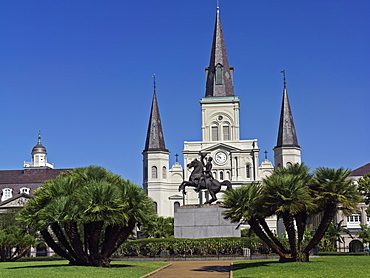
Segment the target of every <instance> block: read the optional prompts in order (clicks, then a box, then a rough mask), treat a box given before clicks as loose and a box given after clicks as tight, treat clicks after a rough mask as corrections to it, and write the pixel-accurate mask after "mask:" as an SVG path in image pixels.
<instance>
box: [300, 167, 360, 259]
mask: <svg viewBox="0 0 370 278" xmlns="http://www.w3.org/2000/svg"><path fill="white" fill-rule="evenodd" d="M350 175H351V170H349V169H344V168H339V169H330V168H325V167H320V168H317V169H316V170H315V172H314V178H313V179H312V183H311V184H310V190H311V194H312V196H313V198H314V200H315V202H317V204H318V208H317V210H316V211H315V212H316V214H319V213H322V218H321V221H320V224H319V226H318V228H317V230H316V232H315V234H314V236H313V238H312V240H311V241H310V242H309V243H308V244H307V246H306V248H305V249H304V250H303V253H304V254H305V255H306V256H307V258H308V253H309V251H310V250H311V249H312V248H313V247H314V246H315V245H317V244H318V243H319V242H320V240H321V239H322V238H323V237H324V235H325V233H326V231H327V229H328V227H329V225H330V223H331V222H332V221H333V218H334V215H335V213H336V212H337V211H338V210H339V209H340V210H343V211H344V213H351V212H353V211H356V210H357V205H358V203H359V202H360V201H361V199H362V198H361V194H360V193H359V191H358V190H357V186H356V185H355V184H354V183H353V181H352V179H350V178H349V176H350Z"/></svg>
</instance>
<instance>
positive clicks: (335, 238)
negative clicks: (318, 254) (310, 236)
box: [320, 220, 353, 251]
mask: <svg viewBox="0 0 370 278" xmlns="http://www.w3.org/2000/svg"><path fill="white" fill-rule="evenodd" d="M342 223H343V220H341V221H339V223H335V222H331V223H330V225H329V227H328V229H327V230H326V233H325V235H324V237H323V238H322V239H321V241H320V246H322V247H324V246H325V248H323V249H324V250H323V251H336V250H337V242H341V243H343V242H344V238H343V236H342V233H346V234H347V235H349V236H350V237H351V238H353V237H352V235H351V233H350V231H349V230H348V229H346V228H344V226H343V225H342ZM324 241H325V242H324Z"/></svg>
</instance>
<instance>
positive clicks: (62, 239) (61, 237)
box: [51, 222, 77, 260]
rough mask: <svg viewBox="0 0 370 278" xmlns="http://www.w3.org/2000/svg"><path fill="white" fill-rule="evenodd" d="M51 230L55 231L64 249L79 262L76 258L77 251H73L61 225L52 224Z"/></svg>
mask: <svg viewBox="0 0 370 278" xmlns="http://www.w3.org/2000/svg"><path fill="white" fill-rule="evenodd" d="M51 229H52V230H53V233H54V234H55V236H56V237H57V238H58V241H59V242H60V244H62V245H63V247H64V248H65V249H67V250H68V252H69V254H70V255H71V256H72V257H73V258H75V260H77V256H76V253H75V251H74V250H73V249H72V247H71V245H70V244H69V242H68V240H67V239H66V237H65V236H64V234H63V230H62V228H61V227H60V226H59V224H58V223H57V222H54V223H53V224H51Z"/></svg>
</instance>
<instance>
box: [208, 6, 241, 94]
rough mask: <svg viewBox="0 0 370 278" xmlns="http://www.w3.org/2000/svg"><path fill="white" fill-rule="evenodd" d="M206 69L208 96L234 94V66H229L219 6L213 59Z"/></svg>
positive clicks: (212, 53)
mask: <svg viewBox="0 0 370 278" xmlns="http://www.w3.org/2000/svg"><path fill="white" fill-rule="evenodd" d="M206 71H207V74H206V76H207V80H206V97H228V96H234V85H233V80H232V72H233V68H232V67H229V61H228V58H227V53H226V46H225V40H224V35H223V32H222V25H221V19H220V9H219V7H218V6H217V13H216V23H215V29H214V33H213V42H212V51H211V59H210V62H209V67H208V68H206Z"/></svg>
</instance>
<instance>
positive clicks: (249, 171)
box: [245, 164, 251, 179]
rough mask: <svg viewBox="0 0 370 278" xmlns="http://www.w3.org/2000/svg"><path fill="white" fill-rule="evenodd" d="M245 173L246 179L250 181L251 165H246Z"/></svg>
mask: <svg viewBox="0 0 370 278" xmlns="http://www.w3.org/2000/svg"><path fill="white" fill-rule="evenodd" d="M245 171H246V177H247V179H250V178H251V165H250V164H248V165H247V167H246V169H245Z"/></svg>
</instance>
